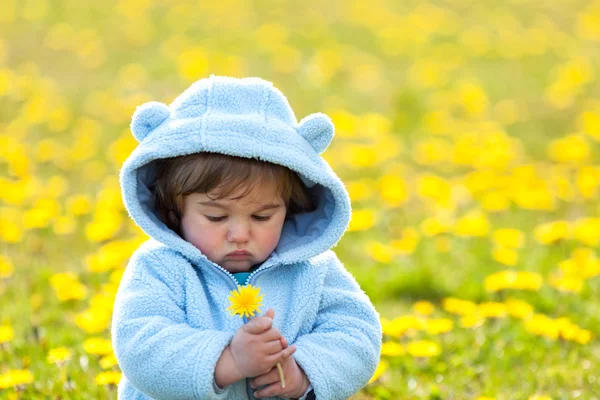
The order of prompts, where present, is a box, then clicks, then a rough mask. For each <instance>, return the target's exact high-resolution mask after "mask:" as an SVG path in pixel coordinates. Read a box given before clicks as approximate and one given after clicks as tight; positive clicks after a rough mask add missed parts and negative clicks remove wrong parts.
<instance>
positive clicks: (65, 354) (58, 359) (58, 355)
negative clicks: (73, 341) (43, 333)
mask: <svg viewBox="0 0 600 400" xmlns="http://www.w3.org/2000/svg"><path fill="white" fill-rule="evenodd" d="M72 356H73V351H72V350H71V349H67V348H66V347H57V348H55V349H50V351H49V352H48V356H47V357H46V360H47V361H48V363H49V364H61V363H64V362H65V361H68V360H70V359H71V357H72Z"/></svg>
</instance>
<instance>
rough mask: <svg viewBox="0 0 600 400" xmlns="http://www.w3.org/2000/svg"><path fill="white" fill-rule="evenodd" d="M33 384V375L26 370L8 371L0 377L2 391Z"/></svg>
mask: <svg viewBox="0 0 600 400" xmlns="http://www.w3.org/2000/svg"><path fill="white" fill-rule="evenodd" d="M32 382H33V374H32V373H31V372H30V371H28V370H26V369H16V370H8V371H7V372H5V373H4V374H1V375H0V389H6V388H9V387H13V386H20V385H26V384H29V383H32Z"/></svg>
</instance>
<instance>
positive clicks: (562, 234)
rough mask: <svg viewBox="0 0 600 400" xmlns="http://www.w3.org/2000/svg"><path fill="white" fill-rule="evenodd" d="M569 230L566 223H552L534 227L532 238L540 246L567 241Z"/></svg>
mask: <svg viewBox="0 0 600 400" xmlns="http://www.w3.org/2000/svg"><path fill="white" fill-rule="evenodd" d="M570 231H571V228H570V226H569V222H568V221H553V222H547V223H545V224H541V225H538V226H536V227H535V229H534V233H533V234H534V237H535V239H536V240H537V241H538V243H540V244H552V243H555V242H557V241H559V240H564V239H569V238H570V235H571V233H570Z"/></svg>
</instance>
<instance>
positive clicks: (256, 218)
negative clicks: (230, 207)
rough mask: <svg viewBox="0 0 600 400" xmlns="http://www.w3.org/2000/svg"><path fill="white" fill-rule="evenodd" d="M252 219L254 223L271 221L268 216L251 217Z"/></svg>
mask: <svg viewBox="0 0 600 400" xmlns="http://www.w3.org/2000/svg"><path fill="white" fill-rule="evenodd" d="M252 218H254V219H255V220H256V221H268V220H269V219H271V216H270V215H266V216H261V215H253V216H252Z"/></svg>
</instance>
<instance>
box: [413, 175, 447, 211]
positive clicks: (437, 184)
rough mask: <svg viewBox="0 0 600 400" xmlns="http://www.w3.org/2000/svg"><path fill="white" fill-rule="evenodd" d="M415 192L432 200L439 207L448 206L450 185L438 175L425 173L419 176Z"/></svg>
mask: <svg viewBox="0 0 600 400" xmlns="http://www.w3.org/2000/svg"><path fill="white" fill-rule="evenodd" d="M417 193H418V194H419V196H421V197H422V198H425V199H430V200H433V201H434V202H435V203H436V204H438V205H439V206H441V207H444V208H447V207H449V206H450V202H451V200H452V199H451V195H452V187H451V186H450V183H449V182H448V181H446V180H445V179H444V178H441V177H439V176H435V175H431V174H425V175H422V176H421V177H419V180H418V182H417Z"/></svg>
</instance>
